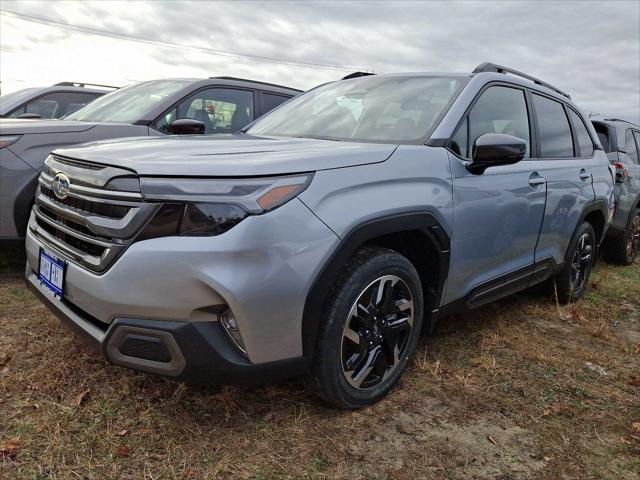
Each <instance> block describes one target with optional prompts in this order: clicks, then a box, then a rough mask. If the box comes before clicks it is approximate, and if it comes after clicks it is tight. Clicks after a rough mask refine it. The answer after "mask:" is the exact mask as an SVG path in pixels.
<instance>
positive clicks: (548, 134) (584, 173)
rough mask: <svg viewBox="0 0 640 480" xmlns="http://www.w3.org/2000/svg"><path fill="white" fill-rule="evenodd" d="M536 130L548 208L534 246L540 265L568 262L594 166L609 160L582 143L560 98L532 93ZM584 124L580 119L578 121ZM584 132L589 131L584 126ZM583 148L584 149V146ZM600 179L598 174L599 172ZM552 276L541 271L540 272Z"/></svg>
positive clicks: (588, 200)
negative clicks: (548, 262)
mask: <svg viewBox="0 0 640 480" xmlns="http://www.w3.org/2000/svg"><path fill="white" fill-rule="evenodd" d="M531 98H532V105H533V109H534V112H535V118H536V125H537V132H538V136H537V138H538V157H539V160H540V161H541V162H542V165H543V166H542V167H541V175H542V176H543V177H544V179H545V180H546V182H547V204H546V206H545V211H544V220H543V222H542V229H541V231H540V240H539V241H538V246H537V248H536V254H535V260H536V263H538V262H540V263H545V262H547V261H548V260H553V263H556V264H557V263H561V262H563V261H564V257H565V253H566V251H567V248H568V246H569V241H570V240H571V237H572V236H573V232H574V231H575V229H576V227H577V225H578V222H579V221H580V219H581V216H582V213H583V211H584V208H585V206H586V205H587V204H588V203H591V202H593V200H594V198H595V193H594V190H593V170H594V168H596V169H597V168H600V167H602V166H604V168H606V169H608V167H607V163H606V161H605V162H604V164H603V161H602V159H601V158H599V157H596V155H594V152H595V150H594V145H593V141H592V140H591V138H590V136H589V134H588V132H587V137H588V138H582V140H581V141H579V140H578V137H577V135H575V133H574V129H573V127H572V123H571V120H570V117H571V116H572V115H575V112H573V110H572V109H570V108H569V107H568V106H567V105H566V104H564V103H562V102H559V101H558V100H556V99H554V98H552V97H548V96H546V95H543V94H541V93H538V92H535V93H533V92H532V93H531ZM578 120H579V121H580V122H581V123H582V120H581V119H580V118H579V117H578ZM582 129H585V130H586V128H585V126H584V124H582ZM581 142H582V143H583V145H580V143H581ZM597 172H598V175H599V174H600V171H599V170H597ZM545 273H546V274H548V273H549V272H541V274H545Z"/></svg>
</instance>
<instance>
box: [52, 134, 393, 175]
mask: <svg viewBox="0 0 640 480" xmlns="http://www.w3.org/2000/svg"><path fill="white" fill-rule="evenodd" d="M395 149H396V145H388V144H369V143H353V142H335V141H330V140H315V139H307V138H280V137H252V136H250V135H212V136H197V137H196V136H188V137H187V136H184V137H144V138H136V139H127V140H110V141H106V142H96V143H93V144H91V145H86V146H80V147H75V148H66V149H59V150H56V151H55V153H56V154H57V155H60V156H64V157H69V158H73V159H77V160H86V161H91V162H97V163H103V164H107V165H113V166H120V167H126V168H128V169H131V170H134V171H135V172H136V173H138V174H139V175H142V176H181V177H191V176H193V177H200V176H202V177H206V176H210V177H231V176H258V175H279V174H288V173H301V172H311V171H316V170H328V169H332V168H341V167H352V166H356V165H364V164H368V163H377V162H383V161H385V160H386V159H387V158H389V156H391V154H392V153H393V151H394V150H395Z"/></svg>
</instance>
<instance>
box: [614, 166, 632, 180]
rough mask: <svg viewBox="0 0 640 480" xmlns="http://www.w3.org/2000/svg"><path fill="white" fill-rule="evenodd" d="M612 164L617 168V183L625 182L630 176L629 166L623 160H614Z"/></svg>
mask: <svg viewBox="0 0 640 480" xmlns="http://www.w3.org/2000/svg"><path fill="white" fill-rule="evenodd" d="M612 165H613V168H615V170H616V183H624V182H625V180H626V179H627V177H628V176H629V171H628V170H627V166H626V165H625V164H624V163H622V162H614V163H613V164H612Z"/></svg>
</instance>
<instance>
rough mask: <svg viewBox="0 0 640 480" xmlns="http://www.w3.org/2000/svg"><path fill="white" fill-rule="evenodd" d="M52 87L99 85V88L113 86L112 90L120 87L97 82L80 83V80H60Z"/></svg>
mask: <svg viewBox="0 0 640 480" xmlns="http://www.w3.org/2000/svg"><path fill="white" fill-rule="evenodd" d="M54 87H82V88H85V87H100V88H113V89H114V90H117V89H119V88H120V87H114V86H113V85H100V84H99V83H81V82H60V83H56V84H55V85H54Z"/></svg>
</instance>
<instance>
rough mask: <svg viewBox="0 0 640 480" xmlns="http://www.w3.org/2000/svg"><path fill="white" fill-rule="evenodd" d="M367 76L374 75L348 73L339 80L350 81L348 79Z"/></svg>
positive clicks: (368, 73)
mask: <svg viewBox="0 0 640 480" xmlns="http://www.w3.org/2000/svg"><path fill="white" fill-rule="evenodd" d="M369 75H375V73H370V72H353V73H350V74H349V75H346V76H344V77H342V78H341V79H340V80H350V79H352V78H358V77H368V76H369Z"/></svg>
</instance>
